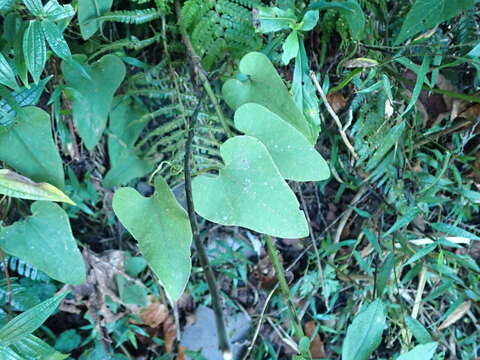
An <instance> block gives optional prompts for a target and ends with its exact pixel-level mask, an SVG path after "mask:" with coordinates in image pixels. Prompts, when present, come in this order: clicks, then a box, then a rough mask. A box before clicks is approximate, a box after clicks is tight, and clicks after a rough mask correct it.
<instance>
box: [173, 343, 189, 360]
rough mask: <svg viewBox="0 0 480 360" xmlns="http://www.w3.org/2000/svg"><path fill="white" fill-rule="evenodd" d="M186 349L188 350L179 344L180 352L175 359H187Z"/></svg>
mask: <svg viewBox="0 0 480 360" xmlns="http://www.w3.org/2000/svg"><path fill="white" fill-rule="evenodd" d="M185 351H187V348H186V347H185V346H182V345H178V354H177V356H176V357H175V360H185V359H186V358H187V357H186V355H185Z"/></svg>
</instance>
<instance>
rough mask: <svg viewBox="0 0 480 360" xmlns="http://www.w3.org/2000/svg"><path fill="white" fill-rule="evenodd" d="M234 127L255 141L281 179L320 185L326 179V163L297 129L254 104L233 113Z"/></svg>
mask: <svg viewBox="0 0 480 360" xmlns="http://www.w3.org/2000/svg"><path fill="white" fill-rule="evenodd" d="M235 127H236V128H237V129H238V130H240V131H241V132H243V133H245V134H246V135H250V136H253V137H256V138H258V139H259V140H260V141H261V142H262V143H263V144H264V145H265V146H266V148H267V150H268V152H269V153H270V155H271V156H272V158H273V160H274V162H275V164H276V165H277V167H278V169H279V171H280V173H281V174H282V176H283V177H284V178H285V179H288V180H295V181H321V180H325V179H328V178H329V177H330V169H329V168H328V165H327V162H326V161H325V160H324V159H323V157H322V156H321V155H320V154H319V153H318V152H317V151H316V150H315V148H314V147H313V145H312V144H310V143H309V142H308V140H307V139H306V138H305V136H303V134H301V133H300V132H299V131H298V130H297V129H295V128H294V127H293V126H291V125H290V124H289V123H287V122H285V121H283V120H282V119H281V118H280V117H278V116H277V115H275V114H274V113H273V112H271V111H270V110H268V109H267V108H266V107H264V106H262V105H258V104H253V103H249V104H244V105H242V106H240V107H239V108H238V109H237V111H236V112H235Z"/></svg>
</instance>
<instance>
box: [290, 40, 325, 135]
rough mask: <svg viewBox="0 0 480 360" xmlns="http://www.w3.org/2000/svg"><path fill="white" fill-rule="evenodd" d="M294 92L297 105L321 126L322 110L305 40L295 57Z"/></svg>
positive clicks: (310, 119) (315, 123)
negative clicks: (311, 75) (319, 106)
mask: <svg viewBox="0 0 480 360" xmlns="http://www.w3.org/2000/svg"><path fill="white" fill-rule="evenodd" d="M292 94H293V98H294V99H295V103H296V104H297V107H298V108H299V109H301V110H302V112H303V114H304V115H305V116H306V118H307V119H308V120H309V122H310V123H311V124H313V125H315V126H318V129H320V128H319V126H320V110H319V108H318V97H317V92H316V89H315V86H313V83H312V79H311V78H310V68H309V67H308V58H307V53H306V51H305V46H304V45H303V42H300V50H299V51H298V54H297V57H296V58H295V69H294V71H293V82H292Z"/></svg>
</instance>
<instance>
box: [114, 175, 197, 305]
mask: <svg viewBox="0 0 480 360" xmlns="http://www.w3.org/2000/svg"><path fill="white" fill-rule="evenodd" d="M112 207H113V210H114V211H115V214H116V215H117V217H118V218H119V219H120V221H121V223H122V224H123V225H124V226H125V227H126V228H127V230H128V231H129V232H130V233H131V234H132V235H133V237H134V238H135V239H136V240H137V241H138V246H139V248H140V251H141V252H142V254H143V256H144V257H145V260H147V262H148V265H149V266H150V267H151V269H152V270H153V272H154V273H155V275H157V276H158V278H159V280H160V282H161V284H162V286H163V287H164V288H165V291H166V292H167V294H168V295H169V296H170V298H172V299H173V300H174V301H177V300H178V299H179V298H180V296H181V295H182V293H183V291H184V289H185V286H186V285H187V282H188V279H189V277H190V271H191V260H190V246H191V243H192V230H191V228H190V221H189V219H188V215H187V213H186V212H185V210H183V208H182V207H181V206H180V205H179V204H178V202H177V200H176V199H175V196H174V195H173V193H172V191H171V190H170V188H169V187H168V185H167V183H166V182H165V180H164V179H162V178H161V177H159V176H157V177H156V179H155V194H154V195H153V197H151V198H145V197H143V196H142V195H140V194H139V193H138V192H137V191H136V190H134V189H132V188H121V189H119V190H117V191H116V192H115V195H114V197H113V203H112Z"/></svg>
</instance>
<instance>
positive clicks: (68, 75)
mask: <svg viewBox="0 0 480 360" xmlns="http://www.w3.org/2000/svg"><path fill="white" fill-rule="evenodd" d="M76 59H78V60H81V58H80V57H77V58H76ZM84 66H85V67H86V68H87V69H88V72H89V73H90V75H91V79H90V80H89V79H86V78H85V77H84V76H83V74H81V73H80V72H79V71H78V69H77V68H76V67H74V66H72V64H71V62H67V61H62V65H61V67H62V72H63V75H64V77H65V82H66V83H67V86H69V87H70V88H71V89H73V90H72V91H70V93H71V96H72V98H73V99H72V100H73V120H74V121H75V125H76V127H77V130H78V133H79V135H80V137H81V138H82V140H83V142H84V143H85V146H86V147H87V149H89V150H91V149H93V147H94V146H95V145H96V144H97V143H98V141H99V140H100V137H101V136H102V134H103V131H104V129H105V125H106V123H107V118H108V113H109V112H110V107H111V104H112V100H113V95H114V93H115V91H116V90H117V89H118V87H119V86H120V84H121V83H122V81H123V79H124V77H125V65H124V64H123V62H122V61H121V60H120V59H119V58H118V57H117V56H115V55H105V56H104V57H102V58H101V59H100V60H99V61H97V62H95V63H94V64H93V65H91V66H89V65H84Z"/></svg>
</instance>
